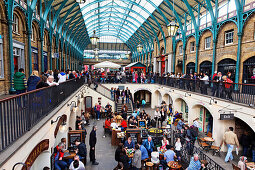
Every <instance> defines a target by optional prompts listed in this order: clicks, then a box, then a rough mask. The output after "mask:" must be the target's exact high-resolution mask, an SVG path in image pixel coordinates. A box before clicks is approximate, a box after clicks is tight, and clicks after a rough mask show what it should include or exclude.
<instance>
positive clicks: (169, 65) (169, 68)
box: [167, 54, 173, 73]
mask: <svg viewBox="0 0 255 170" xmlns="http://www.w3.org/2000/svg"><path fill="white" fill-rule="evenodd" d="M172 56H173V54H169V55H168V62H167V65H168V72H169V73H171V72H172Z"/></svg>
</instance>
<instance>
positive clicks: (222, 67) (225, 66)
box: [218, 58, 236, 81]
mask: <svg viewBox="0 0 255 170" xmlns="http://www.w3.org/2000/svg"><path fill="white" fill-rule="evenodd" d="M218 72H221V73H222V75H227V73H228V72H230V73H231V77H230V79H231V80H233V81H235V80H234V79H235V73H236V61H235V60H233V59H230V58H226V59H223V60H221V61H220V62H218Z"/></svg>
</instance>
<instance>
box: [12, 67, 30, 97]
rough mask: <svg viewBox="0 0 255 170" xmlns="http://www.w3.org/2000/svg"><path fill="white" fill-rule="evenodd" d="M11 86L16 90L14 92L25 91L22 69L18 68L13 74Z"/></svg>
mask: <svg viewBox="0 0 255 170" xmlns="http://www.w3.org/2000/svg"><path fill="white" fill-rule="evenodd" d="M12 83H13V87H14V89H15V90H16V94H21V93H25V92H26V88H27V80H26V75H25V73H24V69H23V68H20V69H19V71H18V72H16V73H15V74H14V76H13V81H12Z"/></svg>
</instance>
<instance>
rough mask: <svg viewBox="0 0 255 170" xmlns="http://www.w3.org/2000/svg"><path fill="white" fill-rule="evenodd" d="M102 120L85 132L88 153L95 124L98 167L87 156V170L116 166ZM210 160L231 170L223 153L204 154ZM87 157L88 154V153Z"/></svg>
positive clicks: (113, 148)
mask: <svg viewBox="0 0 255 170" xmlns="http://www.w3.org/2000/svg"><path fill="white" fill-rule="evenodd" d="M145 110H146V112H147V113H148V114H150V115H151V116H152V115H153V114H154V110H152V109H150V108H145ZM103 122H104V119H103V120H100V121H94V120H93V121H91V125H90V126H88V127H87V128H86V129H87V132H88V135H87V138H86V145H87V149H88V151H89V133H90V132H91V129H92V125H93V124H96V125H97V127H98V130H97V144H96V159H97V162H99V165H91V162H89V156H88V157H87V166H86V169H89V170H112V169H113V168H114V167H115V166H116V165H117V163H116V161H115V159H114V154H115V149H116V146H112V145H111V138H110V137H109V136H107V137H106V138H103V135H104V131H103ZM196 145H197V144H196ZM206 154H207V155H208V156H209V157H210V158H212V159H213V160H214V161H215V162H217V163H218V164H219V165H221V166H222V167H223V168H225V169H226V170H231V169H232V164H231V163H225V162H224V158H225V155H226V154H225V153H221V157H219V156H212V153H211V152H209V153H206ZM88 155H89V153H88ZM234 158H235V159H234V163H235V164H237V161H238V156H236V155H234Z"/></svg>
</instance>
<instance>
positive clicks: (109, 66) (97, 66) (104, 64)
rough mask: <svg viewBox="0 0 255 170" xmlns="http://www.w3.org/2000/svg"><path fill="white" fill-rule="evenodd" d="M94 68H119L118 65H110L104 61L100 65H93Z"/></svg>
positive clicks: (110, 63)
mask: <svg viewBox="0 0 255 170" xmlns="http://www.w3.org/2000/svg"><path fill="white" fill-rule="evenodd" d="M94 66H95V67H96V68H115V69H116V68H120V67H121V66H120V65H119V64H115V63H112V62H110V61H104V62H102V63H98V64H95V65H94Z"/></svg>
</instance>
